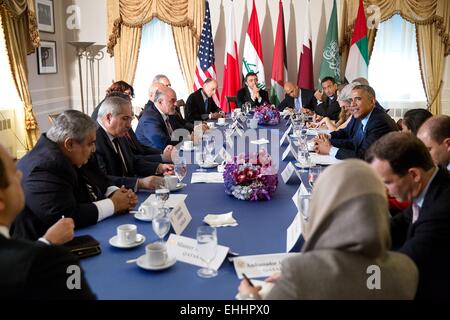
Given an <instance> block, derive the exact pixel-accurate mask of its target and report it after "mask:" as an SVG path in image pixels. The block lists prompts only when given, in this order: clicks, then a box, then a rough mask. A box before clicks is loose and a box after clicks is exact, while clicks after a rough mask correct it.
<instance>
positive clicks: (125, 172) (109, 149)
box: [95, 97, 173, 191]
mask: <svg viewBox="0 0 450 320" xmlns="http://www.w3.org/2000/svg"><path fill="white" fill-rule="evenodd" d="M131 119H132V115H131V104H130V102H129V100H126V99H123V98H120V97H110V98H106V99H105V101H104V102H103V104H102V106H101V107H100V110H99V112H98V120H97V123H98V128H97V140H96V141H95V145H96V147H97V148H96V159H97V161H98V165H99V167H100V169H101V170H102V171H103V172H104V173H105V174H106V175H108V176H109V178H110V179H111V180H112V181H113V183H114V184H115V185H116V186H122V185H124V186H125V187H127V188H130V189H133V190H135V191H137V190H138V189H155V188H156V187H157V184H158V183H159V184H161V183H162V180H161V178H158V177H155V176H154V175H155V174H157V175H158V174H171V173H172V171H173V165H171V164H162V163H158V162H150V161H148V160H146V159H145V158H142V157H137V156H135V155H134V154H133V152H132V151H131V149H130V147H129V146H128V143H127V141H125V139H124V136H125V134H126V133H127V132H128V130H129V129H130V128H131Z"/></svg>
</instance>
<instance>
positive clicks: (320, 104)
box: [314, 77, 341, 121]
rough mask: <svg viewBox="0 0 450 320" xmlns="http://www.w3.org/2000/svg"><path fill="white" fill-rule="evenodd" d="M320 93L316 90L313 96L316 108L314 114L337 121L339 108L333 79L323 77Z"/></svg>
mask: <svg viewBox="0 0 450 320" xmlns="http://www.w3.org/2000/svg"><path fill="white" fill-rule="evenodd" d="M321 83H322V91H319V90H317V91H316V92H315V93H314V96H315V97H316V99H317V106H316V107H315V108H314V112H315V113H316V114H317V115H319V116H321V117H328V118H330V120H335V121H337V120H339V113H340V112H341V107H340V106H339V103H338V101H337V93H336V92H337V84H336V80H335V79H334V78H333V77H325V78H323V79H322V81H321Z"/></svg>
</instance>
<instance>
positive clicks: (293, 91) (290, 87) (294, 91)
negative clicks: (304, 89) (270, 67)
mask: <svg viewBox="0 0 450 320" xmlns="http://www.w3.org/2000/svg"><path fill="white" fill-rule="evenodd" d="M284 92H286V94H287V95H288V96H291V97H292V98H297V97H298V93H299V89H298V87H297V85H295V84H294V83H292V82H290V81H288V82H286V83H285V84H284Z"/></svg>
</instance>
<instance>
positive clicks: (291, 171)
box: [281, 162, 300, 183]
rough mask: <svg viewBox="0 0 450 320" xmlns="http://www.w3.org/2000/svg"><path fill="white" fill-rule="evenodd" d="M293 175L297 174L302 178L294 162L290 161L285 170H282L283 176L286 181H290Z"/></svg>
mask: <svg viewBox="0 0 450 320" xmlns="http://www.w3.org/2000/svg"><path fill="white" fill-rule="evenodd" d="M293 176H297V177H298V178H299V179H300V174H299V173H298V172H297V170H296V169H295V167H294V165H293V164H292V162H289V163H288V164H287V166H286V168H285V169H284V170H283V172H281V178H282V179H283V182H284V183H288V181H289V180H290V179H291V178H292V177H293Z"/></svg>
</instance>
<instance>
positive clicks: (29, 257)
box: [0, 145, 96, 300]
mask: <svg viewBox="0 0 450 320" xmlns="http://www.w3.org/2000/svg"><path fill="white" fill-rule="evenodd" d="M21 178H22V173H21V172H20V171H19V170H17V169H16V166H15V165H14V162H13V160H12V158H11V156H10V155H8V153H7V151H6V150H5V148H4V147H3V146H1V145H0V261H1V263H0V298H1V299H2V300H5V299H7V300H8V299H20V300H37V299H45V300H47V299H52V300H55V299H56V300H67V299H95V298H96V297H95V295H94V294H93V293H92V291H91V289H90V288H89V285H88V284H87V282H86V279H85V277H84V273H83V270H82V269H81V267H80V265H79V262H78V259H77V257H76V256H75V255H73V254H70V253H69V252H68V251H67V250H66V249H64V248H63V247H60V246H53V245H47V244H44V243H42V242H40V241H35V242H31V241H28V240H16V239H10V235H9V226H10V225H11V223H12V222H13V221H14V219H15V217H16V216H17V214H18V213H19V212H20V211H21V210H22V209H23V207H24V204H25V199H24V192H23V190H22V187H21V185H20V183H21ZM69 267H71V268H72V270H75V271H72V272H78V274H79V278H78V280H79V285H80V287H79V288H78V289H73V290H70V288H69V287H68V284H69V283H72V282H71V281H70V279H69V278H70V277H71V276H72V274H71V273H68V270H70V269H69Z"/></svg>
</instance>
